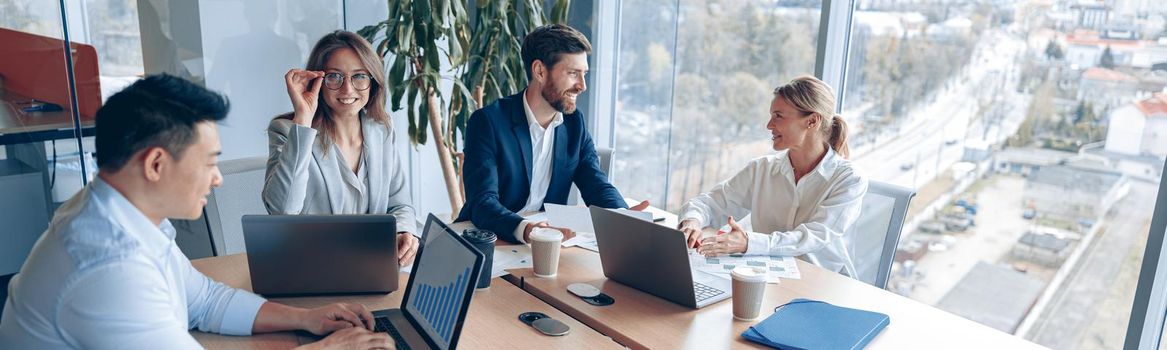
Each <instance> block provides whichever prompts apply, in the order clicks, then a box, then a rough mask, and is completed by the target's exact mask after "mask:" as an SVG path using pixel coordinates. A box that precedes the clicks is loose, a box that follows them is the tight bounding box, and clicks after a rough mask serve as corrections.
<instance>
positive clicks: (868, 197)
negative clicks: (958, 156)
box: [847, 181, 916, 289]
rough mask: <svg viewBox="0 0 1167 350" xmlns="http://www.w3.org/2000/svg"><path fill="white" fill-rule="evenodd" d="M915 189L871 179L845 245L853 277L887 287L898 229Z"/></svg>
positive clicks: (902, 223)
mask: <svg viewBox="0 0 1167 350" xmlns="http://www.w3.org/2000/svg"><path fill="white" fill-rule="evenodd" d="M915 195H916V192H914V191H912V190H911V189H908V188H905V187H900V186H896V185H892V184H889V183H883V182H878V181H871V182H870V184H869V185H868V187H867V193H866V194H865V195H864V196H863V209H862V211H861V212H860V214H859V220H857V221H856V222H855V224H854V225H852V226H851V229H850V230H849V231H848V232H847V235H848V236H849V237H851V246H850V247H848V248H849V249H850V251H851V255H852V256H853V258H854V263H855V270H856V273H857V274H858V276H854V277H855V279H858V280H860V281H863V282H864V283H867V284H871V285H874V286H876V287H879V288H884V289H886V288H887V281H888V277H889V276H890V275H891V266H892V262H893V261H895V252H896V246H897V245H898V244H899V241H900V231H901V230H902V229H903V226H904V219H905V218H906V217H907V214H908V204H909V203H910V202H911V200H912V197H913V196H915Z"/></svg>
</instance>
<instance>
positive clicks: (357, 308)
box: [300, 303, 374, 335]
mask: <svg viewBox="0 0 1167 350" xmlns="http://www.w3.org/2000/svg"><path fill="white" fill-rule="evenodd" d="M373 322H374V321H373V313H371V312H369V310H368V309H365V307H364V306H363V305H360V304H349V303H336V304H332V305H327V306H323V307H318V308H315V309H309V310H305V311H304V313H303V314H301V315H300V329H303V330H306V331H309V332H312V334H316V335H325V334H328V333H332V332H334V331H337V330H342V329H346V328H361V329H365V330H368V331H372V330H373Z"/></svg>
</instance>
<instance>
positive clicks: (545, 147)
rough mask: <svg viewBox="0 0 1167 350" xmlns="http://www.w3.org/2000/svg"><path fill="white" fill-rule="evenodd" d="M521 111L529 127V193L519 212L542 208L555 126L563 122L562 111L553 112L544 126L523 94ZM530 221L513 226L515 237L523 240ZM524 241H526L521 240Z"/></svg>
mask: <svg viewBox="0 0 1167 350" xmlns="http://www.w3.org/2000/svg"><path fill="white" fill-rule="evenodd" d="M523 112H526V114H527V126H528V127H529V128H530V129H531V154H532V155H533V157H532V159H531V194H530V195H528V196H527V204H525V205H523V209H520V210H519V213H526V212H532V211H538V210H539V209H542V208H543V199H544V198H545V197H547V188H548V187H550V186H551V158H552V157H553V156H554V152H553V151H554V150H555V127H557V126H559V125H560V124H563V113H559V112H555V116H554V117H552V119H551V124H549V125H547V127H546V128H544V127H543V126H542V125H539V121H538V120H536V119H535V112H532V111H531V105H530V104H529V103H527V97H526V96H523ZM530 223H531V221H529V220H523V221H522V222H520V223H519V226H518V227H516V228H515V237H518V239H519V241H520V242H521V241H523V231H524V230H525V229H526V228H527V225H528V224H530ZM523 243H526V242H523Z"/></svg>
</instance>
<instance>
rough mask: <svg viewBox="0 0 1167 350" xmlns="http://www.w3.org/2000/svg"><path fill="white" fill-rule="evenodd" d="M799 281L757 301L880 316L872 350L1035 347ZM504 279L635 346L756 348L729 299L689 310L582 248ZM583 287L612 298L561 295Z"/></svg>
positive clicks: (872, 296)
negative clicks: (553, 271) (547, 274)
mask: <svg viewBox="0 0 1167 350" xmlns="http://www.w3.org/2000/svg"><path fill="white" fill-rule="evenodd" d="M798 267H799V271H800V273H801V275H802V278H801V279H797V280H795V279H783V280H782V282H781V283H779V284H769V285H767V288H766V297H765V301H764V302H763V303H762V310H763V317H765V316H766V315H768V312H767V310H773V309H774V308H775V307H776V306H778V305H781V304H784V303H786V302H789V301H790V300H791V299H794V298H807V299H814V300H821V301H825V302H829V303H832V304H835V305H839V306H845V307H851V308H857V309H864V310H871V311H876V312H881V313H884V314H887V315H889V316H890V317H891V324H890V325H889V326H888V327H887V328H885V329H884V330H883V332H882V333H881V334H880V335H878V336H877V337H876V338H875V339H874V340H873V341H872V342H871V343H870V345H869V346H870V347H871V348H876V349H920V348H953V347H959V348H964V347H988V348H1010V349H1018V348H1040V347H1039V346H1037V345H1035V344H1033V343H1029V342H1027V341H1025V340H1023V339H1021V338H1019V337H1016V336H1013V335H1010V334H1006V333H1003V332H1000V331H997V330H995V329H992V328H989V327H987V326H984V325H981V324H979V323H976V322H973V321H969V320H966V319H964V318H961V317H959V316H956V315H953V314H950V313H947V312H944V311H942V310H939V309H936V308H933V307H930V306H928V305H924V304H922V303H919V302H917V301H914V300H911V299H908V298H905V297H903V296H900V295H896V294H894V293H891V292H888V291H885V290H882V289H879V288H875V287H873V286H870V285H868V284H865V283H862V282H859V281H856V280H853V279H850V278H847V277H845V276H843V275H839V274H837V273H834V272H830V271H827V270H824V269H822V268H819V267H817V266H814V265H811V264H809V263H806V262H803V261H801V260H799V261H798ZM510 272H511V275H510V276H506V277H505V278H507V279H508V280H509V281H512V283H515V284H517V285H519V286H521V287H522V288H523V289H524V290H527V291H528V292H531V293H532V294H534V295H536V296H538V297H539V299H542V300H543V301H546V302H548V303H549V304H551V305H553V306H555V307H556V308H557V309H560V310H563V311H564V312H566V313H567V314H568V315H571V316H572V317H575V318H576V319H578V320H580V321H581V322H583V323H585V324H587V325H590V326H592V327H593V328H595V329H596V330H598V331H600V333H603V334H605V335H608V336H611V337H612V338H613V339H614V340H616V341H617V342H619V343H621V344H624V345H626V346H629V347H631V348H634V349H681V348H686V349H694V348H701V349H719V348H760V347H761V346H760V345H758V344H754V343H752V342H749V341H747V340H745V339H744V338H742V337H741V336H740V334H741V333H742V332H743V331H745V330H746V329H747V328H749V326H751V325H753V324H755V323H756V322H757V321H754V322H746V321H736V320H734V319H733V302H732V300H725V301H722V302H719V303H716V304H713V305H710V306H707V307H705V308H702V309H690V308H688V307H685V306H681V305H679V304H674V303H672V302H670V301H667V300H664V299H661V298H658V297H656V296H653V295H650V294H647V293H644V292H641V291H639V290H636V289H633V288H631V287H628V286H626V285H624V284H621V283H618V282H615V281H611V280H608V279H606V278H605V277H604V273H603V271H602V269H601V265H600V256H599V254H597V253H595V252H592V251H589V250H585V249H582V248H566V249H563V251H562V255H561V256H560V261H559V271H558V275H557V276H556V277H554V278H540V277H535V276H534V273H533V271H532V270H531V269H530V268H523V269H515V270H510ZM577 282H585V283H590V284H592V285H594V286H596V287H599V288H600V289H601V290H602V291H603V292H604V293H606V294H608V295H610V296H612V297H613V298H614V299H615V300H616V303H615V304H613V305H610V306H603V307H601V306H592V305H589V304H587V303H584V302H583V300H581V299H580V298H578V297H576V296H574V295H572V294H570V293H569V292H567V285H569V284H572V283H577Z"/></svg>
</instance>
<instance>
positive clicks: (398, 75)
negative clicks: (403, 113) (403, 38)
mask: <svg viewBox="0 0 1167 350" xmlns="http://www.w3.org/2000/svg"><path fill="white" fill-rule="evenodd" d="M407 63H409V59H408V58H405V57H402V56H397V57H395V58H393V66H392V67H390V68H389V77H388V80H389V90H390V91H391V92H392V93H393V95H392V97H391V99H390V102H391V103H392V110H394V111H399V110H401V97H402V95H404V94H405V89H406V86H408V85H409V80H406V79H405V66H406V64H407Z"/></svg>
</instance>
